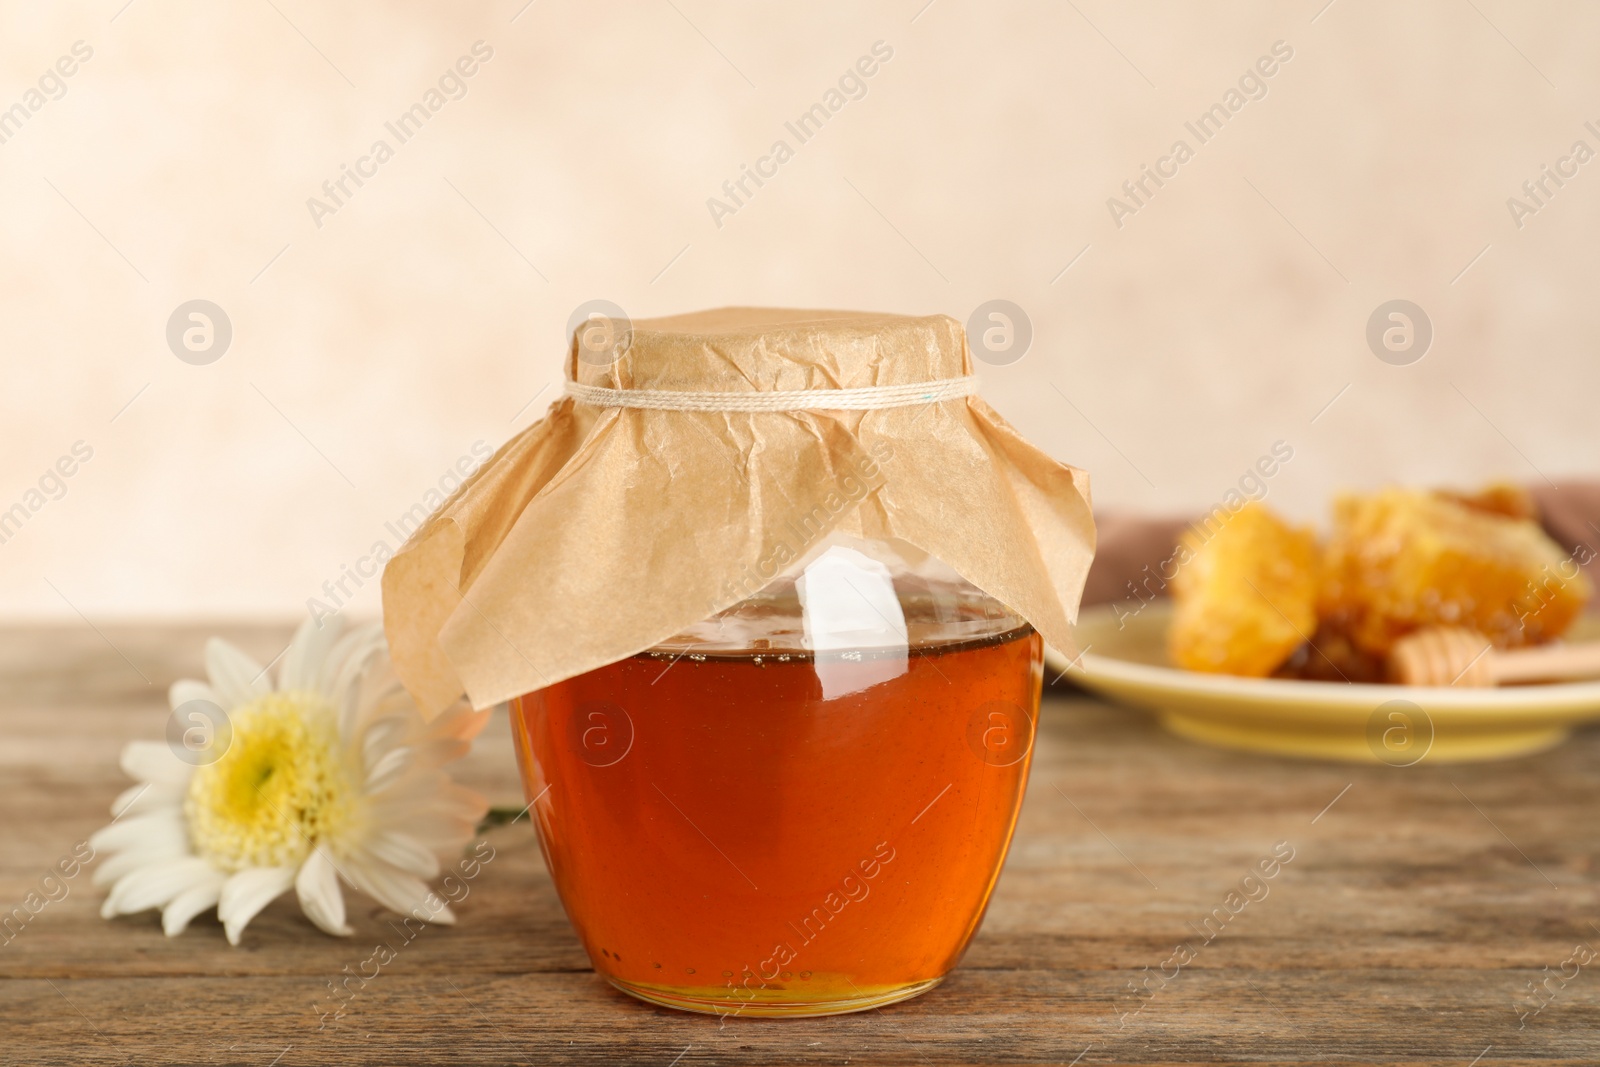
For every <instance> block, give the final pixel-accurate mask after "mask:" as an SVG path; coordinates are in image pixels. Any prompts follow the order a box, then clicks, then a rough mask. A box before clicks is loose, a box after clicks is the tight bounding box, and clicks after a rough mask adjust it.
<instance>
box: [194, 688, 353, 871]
mask: <svg viewBox="0 0 1600 1067" xmlns="http://www.w3.org/2000/svg"><path fill="white" fill-rule="evenodd" d="M228 718H229V723H230V726H231V727H232V731H233V738H232V741H231V742H230V743H229V745H228V750H227V751H226V752H224V753H223V755H222V758H220V759H218V760H217V761H216V762H214V763H210V764H206V765H204V766H201V767H197V768H196V769H195V773H194V776H193V777H192V778H191V779H190V781H189V794H188V796H187V797H185V798H184V805H183V808H184V815H185V817H186V818H187V820H188V824H189V840H190V843H191V844H192V845H193V847H194V850H195V852H196V853H197V854H198V855H200V856H202V857H204V858H206V859H208V860H210V861H211V862H212V863H214V864H216V865H217V866H218V867H220V868H221V869H222V870H225V871H237V870H241V869H243V868H245V867H285V866H297V865H298V864H299V863H300V862H301V861H302V860H304V859H305V858H306V856H307V855H308V854H309V853H310V852H311V850H312V849H313V848H315V847H316V846H317V845H318V844H320V843H322V842H323V841H324V840H327V839H328V838H330V837H333V836H336V835H338V834H340V832H341V831H342V830H344V829H345V828H347V826H348V824H349V822H350V817H351V811H352V807H353V798H354V797H355V795H356V783H354V782H353V781H352V779H351V775H350V773H349V772H348V771H347V769H346V767H345V763H344V761H343V759H342V758H341V754H340V749H339V724H338V713H337V711H336V710H335V709H334V707H333V705H332V704H330V703H329V702H328V701H327V700H326V699H325V698H323V697H321V696H318V695H316V694H314V693H300V692H290V693H268V694H266V695H265V696H261V697H258V698H257V699H255V700H252V701H251V702H250V703H248V704H245V705H244V706H242V707H239V708H237V709H235V710H234V711H232V712H230V713H229V716H228Z"/></svg>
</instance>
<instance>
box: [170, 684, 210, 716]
mask: <svg viewBox="0 0 1600 1067" xmlns="http://www.w3.org/2000/svg"><path fill="white" fill-rule="evenodd" d="M191 700H204V701H208V702H209V703H212V704H215V705H217V706H218V707H221V706H222V702H221V701H220V700H218V699H217V691H216V690H215V689H212V688H211V686H210V685H208V684H207V683H205V682H197V681H195V680H194V679H193V678H180V679H178V680H177V681H176V682H173V683H172V688H171V689H168V690H167V703H168V704H170V705H171V706H172V707H173V709H174V710H176V709H177V708H181V707H183V706H184V705H185V704H187V703H189V701H191Z"/></svg>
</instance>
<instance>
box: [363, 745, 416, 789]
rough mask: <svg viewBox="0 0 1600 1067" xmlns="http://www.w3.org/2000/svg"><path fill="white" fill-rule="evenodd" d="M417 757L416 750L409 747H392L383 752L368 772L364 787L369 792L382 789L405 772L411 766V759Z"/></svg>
mask: <svg viewBox="0 0 1600 1067" xmlns="http://www.w3.org/2000/svg"><path fill="white" fill-rule="evenodd" d="M415 757H416V753H415V750H413V749H409V748H392V749H390V750H389V751H388V752H385V753H384V754H383V758H382V759H380V760H378V762H377V764H376V765H374V766H373V768H372V769H371V770H370V771H368V772H367V781H366V785H365V786H363V788H364V789H365V790H366V791H367V792H369V793H376V792H379V791H381V790H382V789H383V788H384V786H387V785H389V784H390V783H391V782H393V781H394V780H395V779H396V778H398V777H400V775H402V774H404V773H405V772H406V770H407V769H408V768H409V767H410V766H411V761H412V760H413V759H414V758H415Z"/></svg>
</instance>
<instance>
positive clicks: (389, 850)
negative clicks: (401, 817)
mask: <svg viewBox="0 0 1600 1067" xmlns="http://www.w3.org/2000/svg"><path fill="white" fill-rule="evenodd" d="M366 846H367V851H368V852H370V853H371V854H372V855H374V856H376V857H378V858H379V859H380V860H382V861H383V862H385V863H387V864H389V865H390V866H392V867H396V868H398V869H400V870H402V871H405V872H407V873H408V874H414V875H416V876H417V877H418V878H437V877H438V875H439V858H438V857H437V856H435V855H434V854H433V853H432V852H430V851H429V850H428V849H426V848H424V847H423V845H422V843H421V842H420V841H418V840H417V839H416V838H415V837H412V836H411V835H410V834H408V833H405V832H404V831H402V830H379V831H377V832H376V833H374V834H372V835H371V836H370V837H368V839H367V841H366Z"/></svg>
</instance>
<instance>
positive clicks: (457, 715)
mask: <svg viewBox="0 0 1600 1067" xmlns="http://www.w3.org/2000/svg"><path fill="white" fill-rule="evenodd" d="M493 714H494V709H493V708H485V709H484V710H482V711H473V710H472V709H471V708H470V707H468V706H467V705H466V703H465V702H462V703H460V704H458V705H456V706H455V708H453V709H452V710H450V711H447V712H445V713H444V714H443V715H440V716H439V717H438V718H437V719H434V720H433V722H431V723H429V724H428V736H429V737H430V738H446V737H453V738H457V739H459V740H462V741H471V740H472V739H473V738H474V737H477V736H478V734H479V732H480V731H482V730H483V728H484V726H486V725H487V724H488V722H489V717H490V716H491V715H493Z"/></svg>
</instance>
